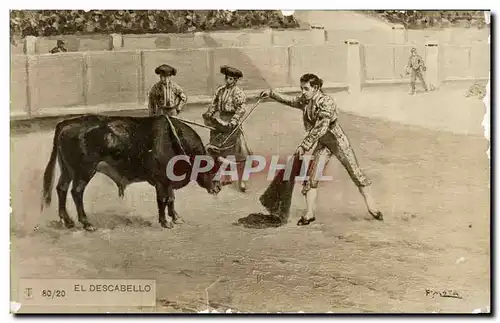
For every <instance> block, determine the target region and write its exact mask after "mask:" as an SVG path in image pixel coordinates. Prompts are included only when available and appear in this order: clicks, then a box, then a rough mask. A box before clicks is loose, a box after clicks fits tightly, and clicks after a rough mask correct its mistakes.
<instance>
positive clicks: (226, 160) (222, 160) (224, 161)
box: [217, 156, 236, 165]
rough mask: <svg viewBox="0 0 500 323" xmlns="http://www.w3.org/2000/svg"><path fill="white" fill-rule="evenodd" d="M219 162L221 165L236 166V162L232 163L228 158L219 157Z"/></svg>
mask: <svg viewBox="0 0 500 323" xmlns="http://www.w3.org/2000/svg"><path fill="white" fill-rule="evenodd" d="M217 160H218V161H219V162H221V163H228V164H232V165H236V162H234V161H232V160H229V159H227V158H224V157H222V156H219V157H217Z"/></svg>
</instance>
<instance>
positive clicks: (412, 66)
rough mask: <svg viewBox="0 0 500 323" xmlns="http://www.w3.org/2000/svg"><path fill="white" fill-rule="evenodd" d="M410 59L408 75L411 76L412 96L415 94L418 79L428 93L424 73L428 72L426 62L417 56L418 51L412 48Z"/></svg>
mask: <svg viewBox="0 0 500 323" xmlns="http://www.w3.org/2000/svg"><path fill="white" fill-rule="evenodd" d="M410 53H411V54H410V58H409V59H408V65H407V66H406V74H407V75H408V74H410V75H411V81H410V82H411V91H410V94H411V95H414V94H415V81H416V80H417V77H418V79H419V80H420V82H422V86H423V87H424V90H425V92H427V91H428V88H427V84H426V83H425V80H424V76H423V72H425V71H426V70H427V67H425V63H424V60H423V59H422V57H421V56H420V55H418V54H417V49H416V48H412V49H411V50H410Z"/></svg>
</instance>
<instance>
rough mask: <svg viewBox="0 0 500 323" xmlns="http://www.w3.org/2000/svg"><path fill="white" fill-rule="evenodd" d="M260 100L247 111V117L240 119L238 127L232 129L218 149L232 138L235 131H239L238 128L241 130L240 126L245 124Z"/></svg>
mask: <svg viewBox="0 0 500 323" xmlns="http://www.w3.org/2000/svg"><path fill="white" fill-rule="evenodd" d="M260 99H261V98H259V99H258V100H257V102H256V103H255V105H254V106H253V107H252V108H251V109H250V111H248V113H247V115H246V116H244V117H243V118H242V119H241V121H240V123H239V124H238V126H237V127H236V128H234V129H233V131H231V133H230V134H229V135H228V136H227V137H226V139H225V140H224V142H222V144H220V147H222V146H224V144H225V143H226V142H227V141H228V140H229V138H231V136H232V135H233V134H234V133H235V132H236V130H238V129H240V128H241V126H242V125H243V122H245V120H246V119H247V118H248V116H250V114H251V113H252V112H253V110H254V109H255V108H256V107H257V106H258V105H259V103H260Z"/></svg>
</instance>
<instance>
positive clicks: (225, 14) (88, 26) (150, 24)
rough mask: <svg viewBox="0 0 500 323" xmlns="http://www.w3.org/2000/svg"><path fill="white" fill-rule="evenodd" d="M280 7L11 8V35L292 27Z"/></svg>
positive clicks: (295, 23)
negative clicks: (157, 8)
mask: <svg viewBox="0 0 500 323" xmlns="http://www.w3.org/2000/svg"><path fill="white" fill-rule="evenodd" d="M298 26H299V24H298V22H297V20H296V19H295V18H294V17H293V16H283V14H282V13H281V11H279V10H237V11H232V10H196V11H194V10H175V11H174V10H103V11H98V10H90V11H87V12H86V11H83V10H12V11H11V13H10V29H11V36H14V37H16V36H17V37H25V36H28V35H31V36H57V35H68V34H96V33H101V34H103V33H106V34H109V33H122V34H147V33H184V32H195V31H204V30H225V29H241V28H261V27H270V28H294V27H298Z"/></svg>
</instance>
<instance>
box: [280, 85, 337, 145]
mask: <svg viewBox="0 0 500 323" xmlns="http://www.w3.org/2000/svg"><path fill="white" fill-rule="evenodd" d="M270 96H271V98H273V99H275V100H276V101H278V102H281V103H283V104H286V105H288V106H290V107H293V108H296V109H299V110H301V111H302V117H303V122H304V127H305V129H306V131H308V134H307V135H306V137H305V138H304V140H303V141H302V143H301V146H302V147H303V148H304V149H305V150H306V151H308V150H310V149H311V148H312V147H313V146H314V144H316V143H317V142H318V140H319V139H320V138H321V137H322V136H323V135H325V134H326V132H327V131H332V132H333V133H334V134H335V135H336V136H337V134H338V133H340V132H338V131H336V129H335V126H336V124H337V123H336V122H335V121H336V120H337V117H338V112H337V104H336V103H335V101H334V100H333V98H331V97H330V96H328V95H326V94H324V93H323V92H320V91H318V93H316V94H315V95H314V97H313V98H312V99H311V100H310V101H306V100H305V99H304V98H303V96H302V95H298V96H295V97H293V96H289V95H284V94H280V93H277V92H274V91H271V93H270Z"/></svg>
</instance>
